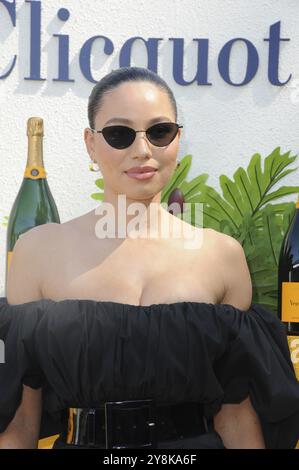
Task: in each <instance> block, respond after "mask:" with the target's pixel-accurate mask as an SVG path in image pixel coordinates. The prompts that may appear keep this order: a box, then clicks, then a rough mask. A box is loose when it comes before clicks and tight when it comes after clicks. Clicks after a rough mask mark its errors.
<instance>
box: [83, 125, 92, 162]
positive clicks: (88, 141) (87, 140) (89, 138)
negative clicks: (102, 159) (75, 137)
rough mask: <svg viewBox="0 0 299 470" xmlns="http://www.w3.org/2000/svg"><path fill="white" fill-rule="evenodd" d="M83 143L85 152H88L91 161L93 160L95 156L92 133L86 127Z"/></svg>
mask: <svg viewBox="0 0 299 470" xmlns="http://www.w3.org/2000/svg"><path fill="white" fill-rule="evenodd" d="M84 141H85V145H86V149H87V152H88V154H89V156H90V158H91V160H93V159H94V155H95V149H94V133H93V132H92V130H91V129H89V128H88V127H86V129H84Z"/></svg>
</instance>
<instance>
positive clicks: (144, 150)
mask: <svg viewBox="0 0 299 470" xmlns="http://www.w3.org/2000/svg"><path fill="white" fill-rule="evenodd" d="M133 145H134V146H135V149H136V151H138V154H146V155H147V154H149V153H151V147H150V142H149V141H148V139H147V137H146V133H145V131H140V132H137V133H136V137H135V140H134V142H133Z"/></svg>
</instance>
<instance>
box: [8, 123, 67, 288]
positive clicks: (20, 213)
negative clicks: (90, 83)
mask: <svg viewBox="0 0 299 470" xmlns="http://www.w3.org/2000/svg"><path fill="white" fill-rule="evenodd" d="M27 136H28V156H27V164H26V168H25V173H24V178H23V182H22V184H21V187H20V189H19V192H18V194H17V197H16V199H15V201H14V204H13V206H12V209H11V212H10V215H9V219H8V227H7V246H6V277H5V286H6V282H7V276H8V271H9V267H10V262H11V257H12V254H13V249H14V246H15V244H16V241H17V239H18V238H19V236H20V235H22V233H24V232H27V230H30V229H31V228H33V227H35V226H37V225H42V224H47V223H49V222H56V223H59V224H60V218H59V214H58V210H57V207H56V204H55V201H54V198H53V196H52V193H51V191H50V188H49V185H48V182H47V174H46V171H45V167H44V161H43V136H44V124H43V120H42V119H41V118H38V117H31V118H30V119H28V121H27Z"/></svg>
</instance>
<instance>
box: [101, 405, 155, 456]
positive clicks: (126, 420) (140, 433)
mask: <svg viewBox="0 0 299 470" xmlns="http://www.w3.org/2000/svg"><path fill="white" fill-rule="evenodd" d="M134 418H135V422H136V421H137V422H138V418H139V423H138V426H136V425H134V426H133V428H135V429H136V431H135V430H132V429H133V428H132V427H131V428H130V419H131V420H132V419H134ZM140 422H141V425H140ZM120 423H122V424H123V429H121V426H120ZM156 425H157V420H156V413H155V403H154V400H153V399H146V400H128V401H110V402H106V403H105V432H106V449H128V448H129V449H135V448H145V449H155V448H156V447H157V438H156ZM130 432H131V439H130V436H129V439H128V440H129V441H131V442H124V441H126V440H127V437H128V435H129V434H130ZM132 434H133V437H132ZM141 441H142V442H141Z"/></svg>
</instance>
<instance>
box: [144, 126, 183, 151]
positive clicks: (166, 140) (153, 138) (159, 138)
mask: <svg viewBox="0 0 299 470" xmlns="http://www.w3.org/2000/svg"><path fill="white" fill-rule="evenodd" d="M177 132H178V126H177V125H176V124H175V123H172V122H165V123H159V124H155V125H154V126H152V127H150V128H149V129H148V130H147V133H146V134H147V138H148V140H149V141H150V142H151V143H152V144H153V145H156V146H157V147H165V146H166V145H169V144H170V142H172V141H173V139H174V138H175V136H176V135H177Z"/></svg>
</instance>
